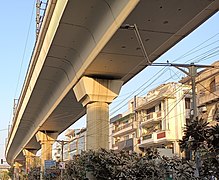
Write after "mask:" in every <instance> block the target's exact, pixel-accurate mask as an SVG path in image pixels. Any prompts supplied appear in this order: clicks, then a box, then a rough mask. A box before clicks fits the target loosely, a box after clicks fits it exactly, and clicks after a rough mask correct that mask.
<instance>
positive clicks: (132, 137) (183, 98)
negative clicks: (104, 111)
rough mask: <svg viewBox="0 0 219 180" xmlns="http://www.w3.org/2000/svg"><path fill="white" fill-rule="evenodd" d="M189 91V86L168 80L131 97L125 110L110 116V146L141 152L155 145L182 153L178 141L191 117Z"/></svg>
mask: <svg viewBox="0 0 219 180" xmlns="http://www.w3.org/2000/svg"><path fill="white" fill-rule="evenodd" d="M190 94H191V88H190V86H187V85H183V84H181V83H167V84H162V85H160V86H158V87H157V88H155V89H153V90H151V91H149V92H148V93H147V95H146V96H145V97H136V98H134V99H133V100H131V101H130V102H129V111H128V113H126V114H119V115H117V116H115V117H113V118H111V120H110V126H111V128H110V129H111V135H110V137H111V140H110V141H111V142H112V143H111V148H112V149H114V150H122V149H128V150H133V151H136V152H144V151H145V150H146V149H147V148H151V147H154V148H159V149H158V150H159V151H160V153H161V154H164V155H169V156H172V155H174V154H175V155H178V156H181V153H180V149H179V143H178V142H179V140H180V139H182V136H183V129H184V126H185V124H186V122H187V121H188V119H189V118H190V106H191V95H190Z"/></svg>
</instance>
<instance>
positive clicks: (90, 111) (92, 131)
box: [73, 77, 123, 150]
mask: <svg viewBox="0 0 219 180" xmlns="http://www.w3.org/2000/svg"><path fill="white" fill-rule="evenodd" d="M122 84H123V82H122V81H120V80H109V79H98V78H90V77H82V78H81V79H80V81H79V82H78V83H77V84H76V85H75V87H74V88H73V90H74V93H75V96H76V98H77V100H78V101H80V102H81V103H82V104H83V106H84V107H86V110H87V135H86V149H93V150H97V149H99V148H104V149H109V104H110V103H111V102H112V101H113V99H115V98H116V97H117V96H118V94H119V91H120V89H121V87H122Z"/></svg>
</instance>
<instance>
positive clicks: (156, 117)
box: [141, 111, 164, 125]
mask: <svg viewBox="0 0 219 180" xmlns="http://www.w3.org/2000/svg"><path fill="white" fill-rule="evenodd" d="M163 118H164V112H163V111H158V112H153V113H150V114H147V115H146V116H145V117H143V118H142V120H141V125H146V124H147V123H157V122H159V121H160V120H162V119H163Z"/></svg>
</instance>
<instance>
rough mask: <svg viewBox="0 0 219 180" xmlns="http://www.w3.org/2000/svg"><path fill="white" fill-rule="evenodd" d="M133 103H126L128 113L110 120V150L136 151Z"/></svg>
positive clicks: (136, 123)
mask: <svg viewBox="0 0 219 180" xmlns="http://www.w3.org/2000/svg"><path fill="white" fill-rule="evenodd" d="M135 101H137V98H134V99H132V100H131V101H129V103H128V111H127V112H125V113H123V114H118V115H116V116H115V117H113V118H111V119H110V149H113V150H118V151H120V150H131V151H137V146H136V144H137V137H138V135H137V134H138V131H139V128H138V127H139V125H138V121H137V119H136V118H135V113H134V109H135Z"/></svg>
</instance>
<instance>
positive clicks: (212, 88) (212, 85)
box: [209, 79, 216, 92]
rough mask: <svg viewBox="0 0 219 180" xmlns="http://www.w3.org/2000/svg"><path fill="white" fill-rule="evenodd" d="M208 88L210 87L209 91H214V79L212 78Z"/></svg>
mask: <svg viewBox="0 0 219 180" xmlns="http://www.w3.org/2000/svg"><path fill="white" fill-rule="evenodd" d="M209 88H210V92H215V91H216V83H215V79H213V80H212V81H211V82H210V85H209Z"/></svg>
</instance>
